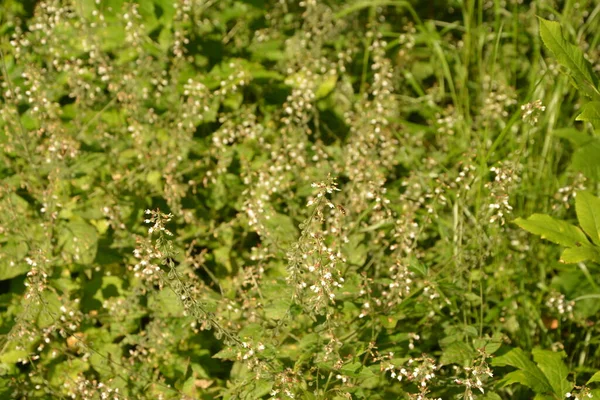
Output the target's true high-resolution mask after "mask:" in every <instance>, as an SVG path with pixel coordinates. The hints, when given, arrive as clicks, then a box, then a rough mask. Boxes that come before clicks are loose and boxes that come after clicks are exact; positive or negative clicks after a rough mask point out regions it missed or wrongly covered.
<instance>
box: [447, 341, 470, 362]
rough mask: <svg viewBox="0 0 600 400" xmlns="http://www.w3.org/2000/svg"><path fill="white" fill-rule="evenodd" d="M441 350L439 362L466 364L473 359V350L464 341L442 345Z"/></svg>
mask: <svg viewBox="0 0 600 400" xmlns="http://www.w3.org/2000/svg"><path fill="white" fill-rule="evenodd" d="M442 349H443V352H442V356H441V357H440V364H442V365H448V364H459V365H462V366H466V365H467V363H468V362H469V361H470V360H472V359H473V356H474V355H475V352H474V351H473V349H472V348H471V346H470V345H468V344H467V343H465V342H462V341H456V342H453V343H451V344H449V345H447V346H442Z"/></svg>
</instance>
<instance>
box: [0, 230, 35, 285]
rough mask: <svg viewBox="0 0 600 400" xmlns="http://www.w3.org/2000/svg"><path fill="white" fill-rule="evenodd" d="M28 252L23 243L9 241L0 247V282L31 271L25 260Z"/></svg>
mask: <svg viewBox="0 0 600 400" xmlns="http://www.w3.org/2000/svg"><path fill="white" fill-rule="evenodd" d="M17 240H18V239H17ZM28 250H29V249H28V247H27V244H26V243H25V242H23V241H15V240H9V241H8V242H7V243H5V244H4V246H0V281H3V280H6V279H11V278H14V277H15V276H18V275H21V274H24V273H26V272H28V271H29V270H30V269H31V267H30V266H29V265H28V264H27V263H26V262H25V260H24V258H25V256H26V255H27V251H28Z"/></svg>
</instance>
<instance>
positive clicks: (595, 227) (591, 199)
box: [575, 192, 600, 245]
mask: <svg viewBox="0 0 600 400" xmlns="http://www.w3.org/2000/svg"><path fill="white" fill-rule="evenodd" d="M575 211H576V212H577V220H578V221H579V225H580V226H581V228H582V229H583V231H584V232H585V233H587V235H588V236H589V237H590V238H591V239H592V242H594V243H596V244H598V245H600V199H599V198H597V197H596V196H594V195H592V194H591V193H589V192H578V193H577V196H576V197H575Z"/></svg>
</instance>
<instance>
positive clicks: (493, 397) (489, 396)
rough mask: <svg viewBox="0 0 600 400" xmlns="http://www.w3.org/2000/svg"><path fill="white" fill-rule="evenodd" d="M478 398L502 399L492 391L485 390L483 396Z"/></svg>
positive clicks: (488, 399)
mask: <svg viewBox="0 0 600 400" xmlns="http://www.w3.org/2000/svg"><path fill="white" fill-rule="evenodd" d="M478 398H479V399H481V400H502V397H500V396H499V395H498V394H496V393H494V392H486V393H485V394H484V395H483V396H481V397H478Z"/></svg>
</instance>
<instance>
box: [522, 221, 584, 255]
mask: <svg viewBox="0 0 600 400" xmlns="http://www.w3.org/2000/svg"><path fill="white" fill-rule="evenodd" d="M514 222H515V224H517V225H519V226H520V227H521V228H523V229H525V230H526V231H527V232H530V233H533V234H535V235H540V236H541V237H542V239H547V240H549V241H551V242H553V243H556V244H560V245H563V246H567V247H574V246H578V245H581V244H584V243H589V241H588V239H587V237H586V236H585V234H584V233H583V232H582V231H581V229H579V228H578V227H576V226H575V225H571V224H569V223H568V222H565V221H560V220H557V219H554V218H552V217H551V216H549V215H546V214H533V215H532V216H530V217H529V218H527V219H522V218H517V219H516V220H515V221H514Z"/></svg>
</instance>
